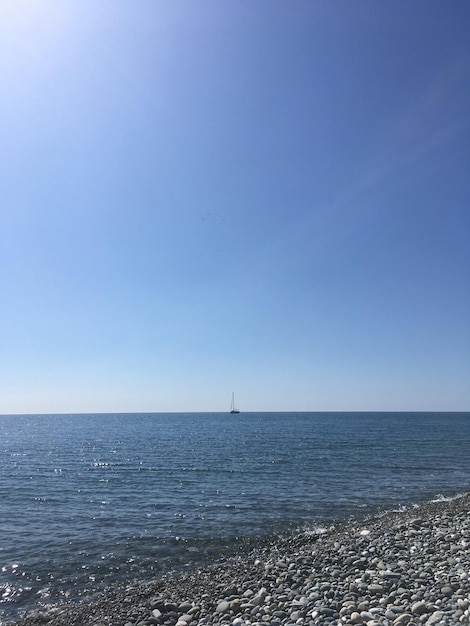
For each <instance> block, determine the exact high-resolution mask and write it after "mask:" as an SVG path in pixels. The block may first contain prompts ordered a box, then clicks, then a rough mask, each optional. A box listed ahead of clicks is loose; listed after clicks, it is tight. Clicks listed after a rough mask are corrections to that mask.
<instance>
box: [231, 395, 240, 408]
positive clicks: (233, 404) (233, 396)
mask: <svg viewBox="0 0 470 626" xmlns="http://www.w3.org/2000/svg"><path fill="white" fill-rule="evenodd" d="M230 413H240V411H239V410H238V409H236V408H235V394H234V393H233V391H232V404H231V406H230Z"/></svg>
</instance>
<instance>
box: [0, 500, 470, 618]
mask: <svg viewBox="0 0 470 626" xmlns="http://www.w3.org/2000/svg"><path fill="white" fill-rule="evenodd" d="M5 624H8V626H40V625H41V626H65V625H67V626H91V625H96V626H152V625H154V624H156V625H160V626H189V625H190V626H210V625H212V624H213V625H216V624H217V625H225V624H226V625H227V626H245V625H246V626H250V625H253V626H266V625H268V624H269V625H270V626H287V625H289V626H320V625H324V624H347V625H354V624H365V625H367V626H376V625H380V624H382V625H384V626H402V625H406V624H410V626H412V625H415V624H416V625H420V624H425V625H428V626H432V625H436V626H441V625H442V626H457V625H459V624H462V625H464V626H465V625H468V624H470V493H465V494H463V495H460V496H458V497H456V498H454V499H449V500H442V501H432V502H427V503H424V504H421V505H419V506H413V507H409V508H407V509H406V510H404V511H390V512H386V513H380V514H378V515H376V516H373V517H369V518H361V519H349V520H344V521H341V522H338V523H337V524H335V525H334V526H332V527H331V528H329V529H328V530H327V531H326V532H324V533H322V534H315V533H313V532H306V531H297V532H292V533H287V534H285V535H282V536H279V537H278V538H277V539H276V540H275V541H273V542H272V543H271V544H269V545H266V546H261V547H257V548H255V549H253V550H251V551H249V552H247V553H246V554H242V555H239V556H233V557H230V558H225V559H222V560H221V561H219V562H217V563H215V564H212V565H209V566H205V567H200V568H196V569H195V570H191V571H190V572H187V573H185V574H177V575H175V576H171V577H170V576H168V577H162V578H158V579H155V580H153V581H151V582H148V583H145V584H142V585H139V586H135V585H128V586H125V587H122V588H120V589H118V590H116V591H107V592H105V593H103V595H102V596H101V597H99V598H98V599H95V600H93V601H89V602H86V600H84V601H83V602H81V603H74V604H64V605H60V606H56V607H53V608H50V609H44V610H35V611H32V612H30V613H28V614H26V615H25V616H24V617H23V618H21V619H19V620H16V621H11V622H5Z"/></svg>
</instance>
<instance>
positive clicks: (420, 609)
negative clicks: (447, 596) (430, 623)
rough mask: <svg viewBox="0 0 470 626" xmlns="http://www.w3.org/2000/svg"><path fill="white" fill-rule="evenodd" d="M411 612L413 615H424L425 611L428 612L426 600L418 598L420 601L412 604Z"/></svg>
mask: <svg viewBox="0 0 470 626" xmlns="http://www.w3.org/2000/svg"><path fill="white" fill-rule="evenodd" d="M411 612H412V613H413V615H423V614H424V613H427V612H428V608H427V606H426V602H424V601H423V600H418V602H415V603H414V604H412V605H411Z"/></svg>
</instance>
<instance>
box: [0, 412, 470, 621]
mask: <svg viewBox="0 0 470 626" xmlns="http://www.w3.org/2000/svg"><path fill="white" fill-rule="evenodd" d="M469 449H470V414H469V413H459V414H458V413H260V414H251V413H241V414H239V415H236V416H232V415H229V414H214V413H212V414H202V413H201V414H195V413H192V414H152V415H141V414H131V415H124V414H119V415H54V416H47V415H41V416H38V415H36V416H0V468H1V477H0V528H1V531H2V532H1V539H0V568H1V574H0V595H1V596H2V597H1V599H0V611H1V612H2V613H3V618H2V619H3V621H6V620H8V619H9V618H11V617H14V616H16V615H17V614H18V611H21V610H24V609H31V608H34V607H35V606H37V605H39V604H41V603H47V602H51V601H57V600H60V599H64V598H78V597H80V596H82V595H87V594H89V593H91V592H93V591H96V590H100V589H102V588H104V587H106V586H107V585H110V584H116V583H124V582H127V581H130V580H146V579H148V578H149V577H151V576H152V575H156V574H160V573H164V572H167V571H169V570H171V569H173V568H181V567H189V566H191V565H193V564H195V563H200V562H203V561H204V560H212V559H215V558H217V557H218V556H220V555H221V554H223V553H224V552H226V553H230V552H231V551H233V550H234V549H236V548H238V547H239V546H240V545H241V544H243V542H244V541H245V540H246V538H256V537H260V538H263V537H266V536H268V535H270V534H272V533H276V532H280V531H284V530H286V529H288V528H295V527H299V526H302V525H305V524H308V525H311V526H312V527H315V526H316V525H320V526H321V525H322V524H325V523H328V522H329V521H331V520H332V519H336V518H338V517H344V516H349V515H357V514H358V513H367V512H371V511H374V510H377V508H396V507H398V506H401V505H406V504H410V503H413V502H421V501H424V500H428V499H431V498H434V497H436V496H438V495H439V494H442V495H443V496H452V495H454V494H456V493H458V492H463V491H468V490H469V488H470V455H469V453H468V450H469ZM254 540H255V539H254ZM2 613H0V615H2Z"/></svg>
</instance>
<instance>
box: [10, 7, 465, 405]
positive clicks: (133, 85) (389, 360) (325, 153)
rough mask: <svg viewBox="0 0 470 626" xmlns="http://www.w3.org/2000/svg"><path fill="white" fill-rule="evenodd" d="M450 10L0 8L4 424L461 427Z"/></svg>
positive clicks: (457, 146)
mask: <svg viewBox="0 0 470 626" xmlns="http://www.w3.org/2000/svg"><path fill="white" fill-rule="evenodd" d="M469 32H470V4H469V2H468V0H463V1H461V0H453V1H452V2H446V1H445V0H439V1H435V0H415V1H413V2H410V1H409V0H393V1H392V0H384V1H383V2H378V1H373V0H357V1H354V2H351V1H349V0H348V1H346V0H343V1H341V0H338V1H337V2H329V1H327V0H255V1H248V0H226V1H224V2H221V1H220V0H197V1H194V2H189V1H186V2H185V1H183V0H181V1H179V2H176V1H174V0H126V1H124V0H100V1H96V0H37V1H33V0H31V1H27V0H0V289H1V302H0V413H25V412H32V413H47V412H88V411H90V412H106V411H109V412H114V411H124V412H127V411H149V412H150V411H226V410H228V409H229V406H230V398H231V393H232V391H234V392H235V394H236V399H237V404H238V405H239V408H240V409H241V410H242V411H259V410H278V411H285V410H305V411H322V410H333V411H334V410H372V411H373V410H424V411H428V410H436V411H437V410H457V411H458V410H467V411H468V410H470V36H469Z"/></svg>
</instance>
